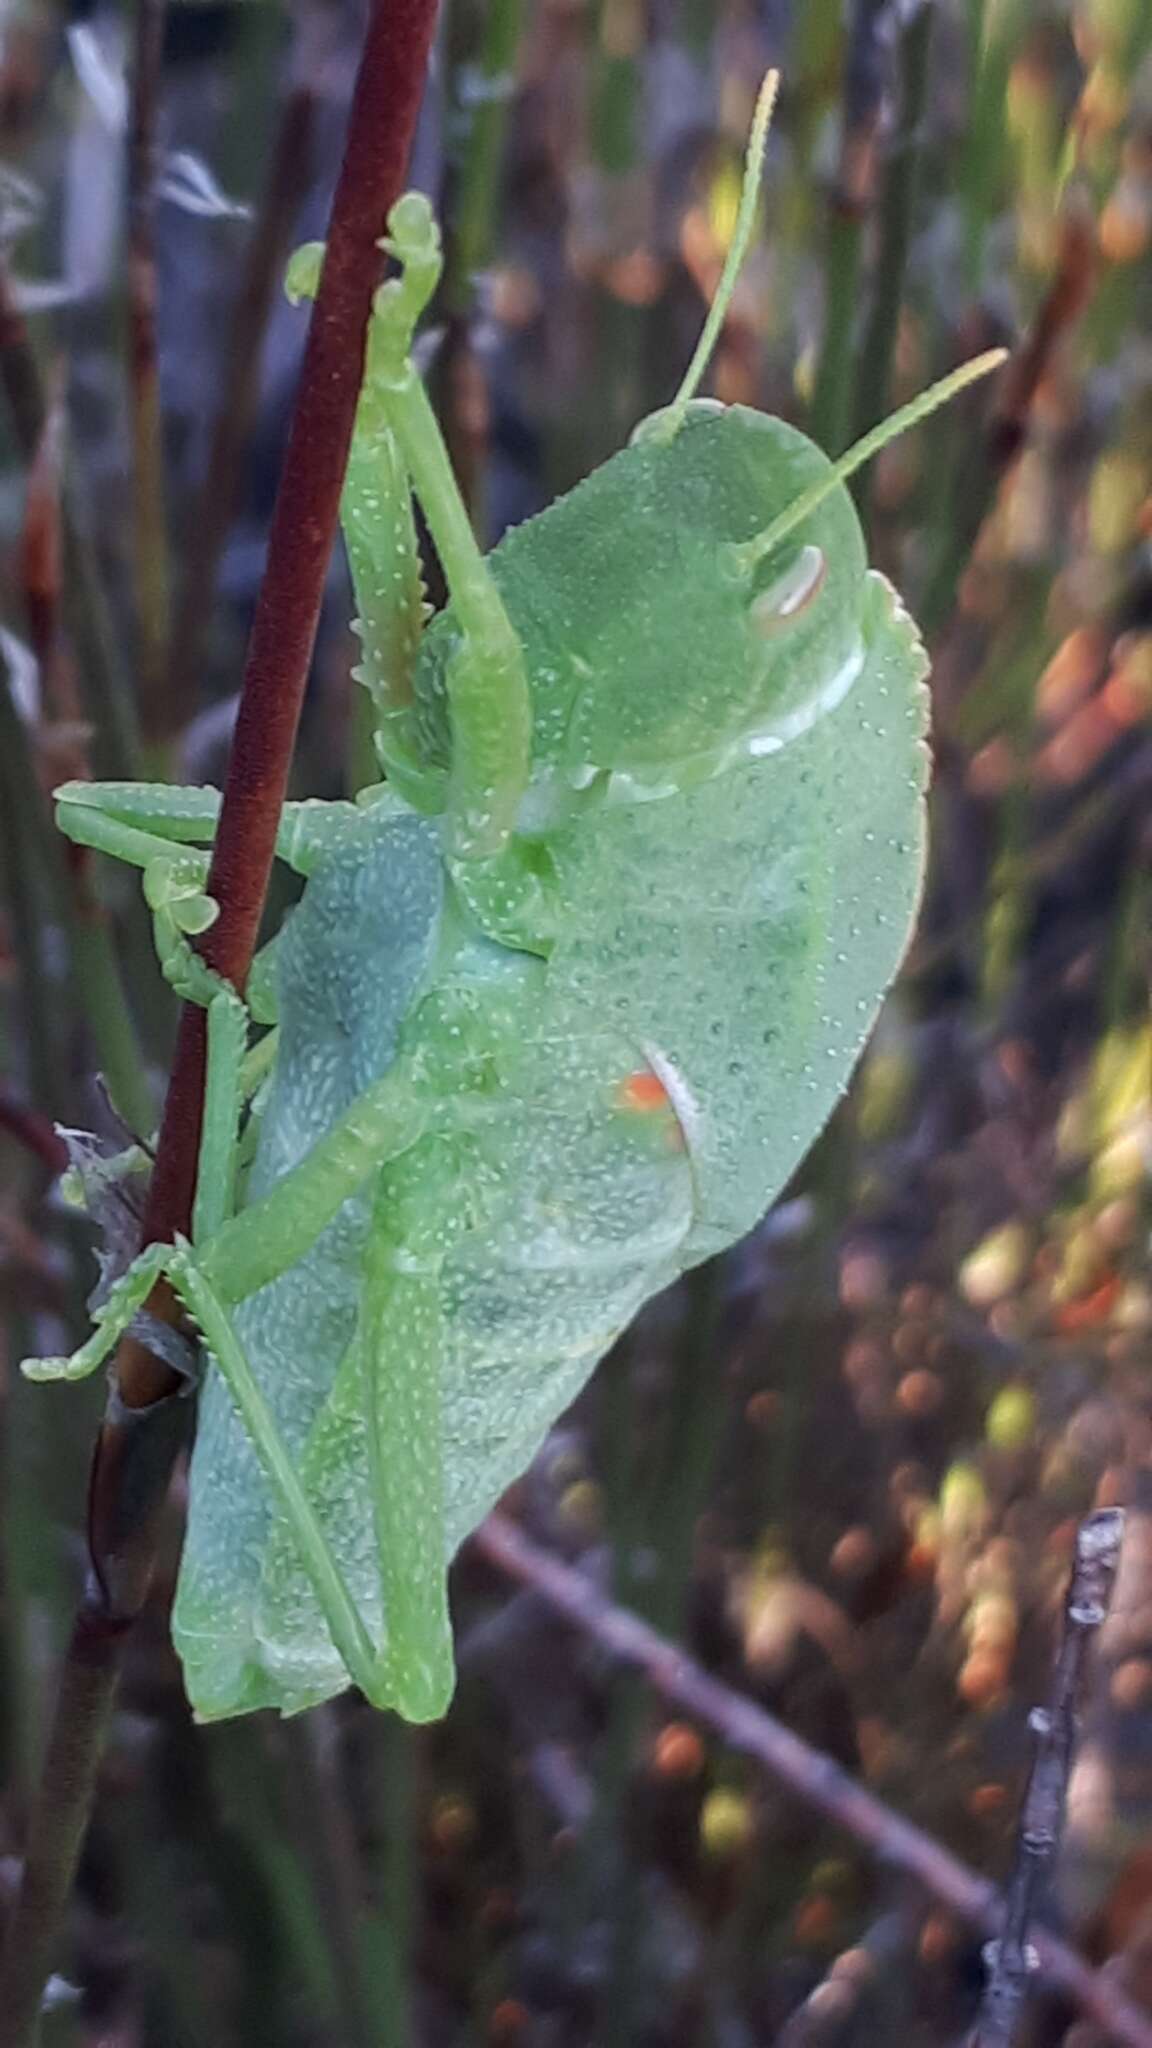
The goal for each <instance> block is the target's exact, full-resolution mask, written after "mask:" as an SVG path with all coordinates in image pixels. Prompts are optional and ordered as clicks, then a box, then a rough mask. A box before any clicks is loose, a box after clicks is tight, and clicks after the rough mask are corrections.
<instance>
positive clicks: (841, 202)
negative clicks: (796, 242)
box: [809, 0, 887, 455]
mask: <svg viewBox="0 0 1152 2048" xmlns="http://www.w3.org/2000/svg"><path fill="white" fill-rule="evenodd" d="M886 12H887V7H886V0H857V4H856V6H855V7H854V8H853V11H852V24H851V30H850V34H849V38H848V47H847V49H846V51H845V57H844V84H843V109H842V112H841V140H840V162H839V167H838V170H837V174H836V182H835V186H834V188H833V190H832V193H831V195H830V198H829V206H828V228H827V239H826V242H825V249H824V329H823V333H822V335H821V339H820V356H819V361H818V363H817V367H816V384H815V390H814V392H813V396H812V414H811V419H810V422H809V427H810V431H811V433H812V436H813V439H814V440H816V441H818V442H819V443H820V446H821V447H822V448H823V449H824V450H825V452H826V453H827V454H829V455H839V454H840V453H841V452H842V451H843V449H844V448H846V447H847V445H848V440H849V436H850V434H851V431H852V366H853V363H854V361H855V356H856V342H857V323H856V309H857V306H858V304H859V295H860V271H861V258H862V254H863V240H864V229H865V225H866V223H867V221H868V219H869V216H870V215H871V212H872V209H873V207H874V205H875V202H876V190H875V186H876V156H877V150H878V148H879V126H880V111H881V95H880V92H879V90H878V89H877V86H876V83H875V81H876V75H877V68H878V51H877V42H878V36H879V30H880V26H881V23H882V22H883V20H884V18H885V15H886Z"/></svg>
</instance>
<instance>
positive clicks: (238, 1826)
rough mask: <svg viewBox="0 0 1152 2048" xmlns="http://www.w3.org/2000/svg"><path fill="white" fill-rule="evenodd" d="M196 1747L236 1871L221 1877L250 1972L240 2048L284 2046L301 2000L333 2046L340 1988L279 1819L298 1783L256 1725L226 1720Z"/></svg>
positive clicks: (243, 1994) (312, 1892) (307, 1880)
mask: <svg viewBox="0 0 1152 2048" xmlns="http://www.w3.org/2000/svg"><path fill="white" fill-rule="evenodd" d="M199 1741H200V1743H201V1745H202V1747H203V1752H204V1754H205V1756H206V1758H207V1766H208V1777H209V1781H210V1784H211V1787H212V1790H213V1792H214V1795H215V1798H214V1804H215V1807H216V1812H217V1816H218V1821H219V1827H220V1832H221V1834H222V1835H223V1837H224V1842H225V1844H226V1845H227V1846H228V1847H229V1848H231V1850H232V1851H233V1852H234V1856H235V1861H236V1863H237V1864H238V1865H239V1868H238V1869H237V1870H236V1871H235V1874H234V1875H233V1873H232V1872H231V1871H229V1872H228V1874H227V1877H226V1880H225V1885H226V1902H227V1903H228V1904H229V1905H230V1907H231V1909H232V1910H233V1911H234V1912H236V1913H238V1914H240V1915H241V1916H243V1917H242V1918H241V1922H240V1933H241V1937H242V1939H241V1943H240V1947H241V1953H242V1954H243V1955H244V1957H245V1960H246V1962H247V1965H248V1967H247V1971H246V1976H245V1982H244V1983H243V1985H242V1987H241V1991H240V1995H239V1999H238V2006H239V2008H240V2009H239V2010H238V2011H237V2014H236V2021H237V2025H236V2034H235V2038H236V2039H237V2040H242V2041H243V2042H244V2044H245V2048H282V2044H283V2040H284V2037H285V2036H284V2030H285V2028H286V2027H288V2026H289V2025H290V2024H291V2013H292V2008H293V2006H294V2005H295V2003H296V2000H297V1998H298V1997H299V1996H300V1995H301V1994H302V1995H303V1999H304V2002H305V2003H306V2005H307V2007H308V2010H309V2014H310V2016H311V2017H312V2018H313V2020H314V2024H315V2025H316V2027H317V2028H318V2029H320V2030H321V2032H320V2038H322V2039H324V2040H326V2041H331V2040H333V2039H334V2038H335V2035H336V2029H337V2028H338V2026H339V2014H340V1990H339V1986H338V1985H337V1982H336V1975H335V1957H334V1956H333V1953H332V1950H331V1947H330V1945H329V1943H328V1940H327V1938H326V1935H325V1931H324V1927H323V1924H322V1921H321V1917H320V1912H319V1902H318V1899H317V1894H316V1885H315V1882H314V1879H313V1875H312V1873H311V1872H310V1871H309V1870H308V1869H307V1868H306V1866H305V1864H304V1862H303V1860H302V1859H301V1857H300V1855H299V1853H298V1851H297V1849H296V1847H295V1846H294V1844H293V1842H292V1840H291V1835H290V1830H289V1826H288V1822H287V1816H286V1814H285V1812H284V1805H285V1797H286V1796H287V1798H289V1799H290V1800H291V1801H292V1804H293V1806H294V1805H295V1797H294V1786H291V1785H290V1784H289V1777H288V1773H287V1771H283V1770H276V1769H275V1768H274V1765H273V1759H272V1757H271V1756H270V1754H269V1736H268V1731H267V1729H266V1728H264V1727H262V1726H261V1723H260V1722H259V1721H253V1720H244V1721H231V1722H222V1723H220V1724H218V1725H217V1726H215V1727H212V1728H209V1729H205V1730H203V1731H201V1733H200V1736H199ZM253 1880H255V1882H254V1881H253Z"/></svg>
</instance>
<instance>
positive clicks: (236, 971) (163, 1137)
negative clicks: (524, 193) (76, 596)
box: [118, 0, 435, 1407]
mask: <svg viewBox="0 0 1152 2048" xmlns="http://www.w3.org/2000/svg"><path fill="white" fill-rule="evenodd" d="M434 25H435V7H434V4H433V0H376V4H375V5H374V7H373V10H372V14H371V17H370V19H369V23H368V30H367V35H366V37H365V42H364V52H363V56H362V57H361V61H360V73H359V77H358V79H357V84H356V92H355V96H354V98H353V102H352V110H351V114H350V117H349V124H348V139H347V143H346V146H345V153H344V163H343V168H342V170H341V173H340V179H339V183H338V184H337V187H336V195H335V198H334V200H333V206H332V222H331V227H330V230H329V235H328V253H327V257H326V260H325V263H324V270H323V275H322V277H321V280H320V289H319V293H318V295H317V299H316V305H315V309H314V311H313V314H312V320H311V324H310V326H309V329H308V340H307V344H306V346H305V350H304V363H303V368H302V371H301V377H300V389H299V394H298V397H297V401H296V410H295V413H294V415H293V420H292V427H291V432H290V434H289V439H288V447H287V451H286V453H285V457H284V468H283V472H282V474H281V478H280V489H279V494H278V496H277V499H276V509H275V512H274V514H273V518H272V531H271V534H270V537H269V542H268V560H267V566H266V568H265V571H264V581H263V584H262V586H261V589H260V595H259V598H258V600H257V604H256V616H255V619H254V620H253V625H252V635H251V639H250V641H249V644H248V659H247V664H246V667H245V671H244V682H243V688H242V692H241V697H240V710H239V715H238V718H237V721H236V733H235V737H234V739H233V742H232V754H231V758H230V760H229V763H228V774H227V778H226V780H225V784H224V801H223V805H222V808H221V812H220V825H219V829H218V831H217V834H216V845H215V848H214V851H213V855H212V867H211V872H210V874H209V878H208V889H209V893H210V894H211V895H212V896H214V897H215V899H216V901H217V902H218V903H219V905H220V915H219V917H218V919H217V921H216V923H215V924H214V925H213V926H212V929H211V930H210V932H209V933H208V934H207V937H206V938H205V940H204V944H203V952H204V957H205V959H206V960H207V962H208V964H209V966H211V967H214V968H215V969H216V972H217V973H218V974H222V975H224V976H225V977H226V979H227V980H228V981H230V982H232V983H233V984H234V986H235V987H237V988H239V989H242V988H243V987H244V983H245V981H246V979H247V975H248V969H249V967H250V965H251V962H252V954H253V952H254V950H255V946H256V939H257V933H258V930H259V925H260V915H261V911H262V909H263V906H264V897H265V894H266V892H267V888H268V877H269V874H270V872H271V868H272V855H273V849H274V846H275V841H276V828H277V825H278V823H279V819H280V811H281V807H282V805H283V803H284V799H285V795H286V793H287V787H288V772H289V768H290V766H291V762H292V751H293V747H294V745H295V740H296V729H297V726H298V724H299V720H300V709H301V706H302V704H303V701H304V690H305V686H306V684H307V681H308V669H309V664H310V662H311V658H312V645H313V641H314V639H315V635H316V621H317V619H318V617H319V613H320V600H321V597H322V594H323V590H324V579H325V576H326V574H327V569H328V558H329V555H330V554H331V551H332V539H333V535H334V533H335V530H336V519H337V513H338V510H339V504H340V491H341V487H342V485H343V481H344V470H345V467H346V464H347V460H348V447H349V443H350V442H351V439H352V425H353V420H354V418H355V412H356V398H357V394H358V392H359V388H360V378H361V373H362V368H363V356H364V334H365V330H366V328H367V324H368V315H369V312H370V310H371V304H372V294H373V291H374V289H375V286H376V283H377V280H378V278H379V274H380V256H379V252H378V249H377V243H378V241H379V239H380V237H381V235H382V234H383V232H384V221H385V216H386V214H387V212H388V209H389V207H390V206H391V205H392V203H393V201H394V200H395V199H397V198H398V197H399V194H400V191H401V188H402V186H403V182H404V177H405V173H406V171H407V167H408V156H409V151H410V149H411V145H412V137H413V134H414V133H415V127H416V117H417V114H418V113H419V109H420V98H421V92H422V88H423V81H424V75H425V71H426V69H427V63H428V53H429V50H430V47H431V42H432V32H433V28H434ZM204 1059H205V1023H204V1012H203V1011H202V1010H200V1009H197V1008H194V1007H193V1006H191V1005H186V1006H185V1009H184V1012H183V1015H182V1017H181V1020H180V1031H179V1037H178V1040H177V1046H176V1059H175V1063H174V1066H173V1069H172V1078H171V1081H170V1083H169V1087H168V1098H167V1101H166V1103H165V1105H164V1119H163V1122H162V1124H161V1128H160V1142H159V1147H158V1151H157V1159H156V1171H155V1173H154V1175H153V1178H152V1187H151V1192H150V1196H149V1202H148V1210H147V1214H146V1216H145V1222H144V1241H145V1243H153V1242H159V1241H166V1240H168V1239H170V1238H171V1237H172V1235H173V1233H174V1232H176V1231H186V1230H187V1229H188V1225H189V1220H190V1218H191V1214H192V1197H193V1193H194V1191H195V1184H196V1155H197V1151H198V1148H199V1143H200V1106H201V1099H202V1096H203V1092H204ZM154 1306H155V1305H154ZM118 1379H119V1385H120V1392H121V1394H122V1396H123V1398H124V1400H125V1401H126V1402H127V1403H128V1405H129V1406H130V1407H144V1406H147V1405H148V1403H149V1402H150V1401H152V1400H156V1399H158V1398H160V1397H161V1396H162V1395H163V1394H165V1393H167V1392H169V1391H170V1390H171V1387H172V1375H171V1372H170V1370H169V1369H168V1368H167V1367H166V1366H163V1365H162V1364H160V1362H159V1361H158V1360H156V1359H155V1358H153V1357H152V1356H151V1354H150V1353H148V1352H146V1351H143V1349H142V1347H140V1346H139V1345H136V1344H126V1345H124V1346H122V1347H121V1358H120V1361H119V1366H118Z"/></svg>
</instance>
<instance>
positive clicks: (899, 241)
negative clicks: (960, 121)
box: [852, 0, 935, 522]
mask: <svg viewBox="0 0 1152 2048" xmlns="http://www.w3.org/2000/svg"><path fill="white" fill-rule="evenodd" d="M934 16H935V4H934V0H920V5H919V6H918V7H917V9H916V12H915V13H914V15H913V16H912V19H911V21H910V22H909V24H908V27H907V28H906V29H905V31H904V35H903V38H902V40H901V44H900V113H899V118H898V121H897V125H896V132H895V135H894V137H893V140H892V145H891V147H892V156H891V160H890V162H889V166H888V174H887V177H886V178H885V181H884V193H883V198H882V200H881V206H880V247H879V252H878V255H877V259H876V272H875V276H874V278H873V280H872V301H871V310H870V313H869V316H868V321H867V324H866V326H865V329H864V335H863V339H862V341H861V345H860V373H859V376H858V378H857V381H856V403H855V408H854V414H853V425H852V432H853V438H854V439H857V440H858V439H859V438H860V436H861V435H863V434H866V433H867V432H868V430H869V428H871V427H874V426H875V425H876V424H877V422H878V421H879V420H881V419H883V417H884V414H885V412H886V411H887V409H888V397H889V391H890V388H891V383H892V363H893V358H894V356H895V352H896V336H897V333H898V331H899V325H900V309H901V306H902V304H903V299H904V273H905V270H906V269H907V266H908V249H909V244H910V242H911V238H912V221H913V217H914V214H915V210H916V202H917V195H918V175H917V174H918V171H919V165H920V129H921V125H922V123H923V120H924V109H925V101H926V99H927V93H928V58H929V51H930V48H931V41H932V23H933V20H934ZM870 477H871V465H869V466H868V468H867V469H865V470H863V471H862V472H861V474H860V475H859V476H858V477H857V480H856V485H855V497H856V503H857V507H858V509H859V512H860V516H861V519H863V520H864V521H865V522H866V521H867V513H868V501H869V492H870Z"/></svg>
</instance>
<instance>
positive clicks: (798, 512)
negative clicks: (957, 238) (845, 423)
mask: <svg viewBox="0 0 1152 2048" xmlns="http://www.w3.org/2000/svg"><path fill="white" fill-rule="evenodd" d="M1007 359H1008V350H1007V349H1006V348H990V349H988V350H986V352H985V353H984V355H982V356H973V357H972V360H971V362H968V363H961V365H960V368H959V369H958V370H953V371H952V372H951V374H950V375H949V376H947V377H941V379H940V381H939V383H938V384H930V385H929V387H928V389H927V391H922V392H921V393H920V395H919V397H917V398H913V399H911V400H910V401H909V403H908V404H907V405H902V406H901V407H900V409H899V411H898V412H894V413H892V415H891V416H890V418H888V419H886V420H881V422H880V425H879V426H878V427H873V428H872V429H871V431H870V432H869V433H867V434H865V435H863V436H862V438H861V439H860V440H859V441H855V442H853V444H852V446H851V448H849V449H848V450H847V451H846V452H845V453H844V454H843V455H842V456H841V457H840V459H839V461H837V462H834V463H833V464H832V467H831V468H830V469H829V470H828V471H827V473H826V474H825V475H824V476H822V477H821V478H820V480H819V482H817V483H814V484H810V485H809V486H808V489H807V490H806V491H801V493H800V496H799V497H798V498H794V499H793V501H792V503H791V504H790V505H789V506H787V507H786V509H785V510H784V511H783V512H781V513H780V514H779V515H778V516H777V517H776V518H775V519H774V520H773V521H772V523H771V525H770V526H766V527H765V528H764V531H763V533H758V534H756V535H755V536H754V537H753V539H752V540H749V541H744V542H743V543H742V544H740V545H739V546H736V547H734V548H733V549H732V551H731V552H732V554H733V555H734V556H735V558H736V560H737V562H738V564H739V565H740V567H741V568H744V569H754V568H755V566H756V564H757V562H762V561H763V559H764V557H765V555H770V554H771V553H772V550H773V548H777V547H779V545H780V542H781V541H782V540H787V538H788V535H789V534H790V533H792V532H794V531H795V529H796V527H798V526H802V525H803V523H804V521H805V520H806V519H807V518H808V516H809V514H810V513H812V512H815V510H816V507H817V506H818V505H822V504H823V502H824V500H825V498H826V497H828V496H829V494H830V493H831V492H832V491H834V490H835V489H836V488H837V486H838V485H839V484H842V483H845V482H846V481H847V479H848V478H849V477H850V476H855V474H856V471H857V470H858V469H863V467H864V464H865V463H866V462H871V460H872V457H873V456H874V455H879V453H880V450H881V449H882V448H886V447H887V446H888V443H889V441H895V440H896V439H897V437H898V436H899V435H900V434H906V433H907V432H908V429H909V427H915V426H917V425H918V424H919V422H920V421H921V420H924V419H927V418H928V415H929V413H933V412H936V411H937V410H938V409H939V407H940V406H942V405H947V404H948V402H949V400H950V399H952V398H955V397H956V395H957V393H958V392H960V391H963V390H965V389H966V387H967V386H968V385H969V384H975V383H976V381H977V379H978V378H980V377H986V376H987V375H988V373H989V371H991V370H998V369H999V368H1000V365H1001V363H1003V362H1006V361H1007Z"/></svg>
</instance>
